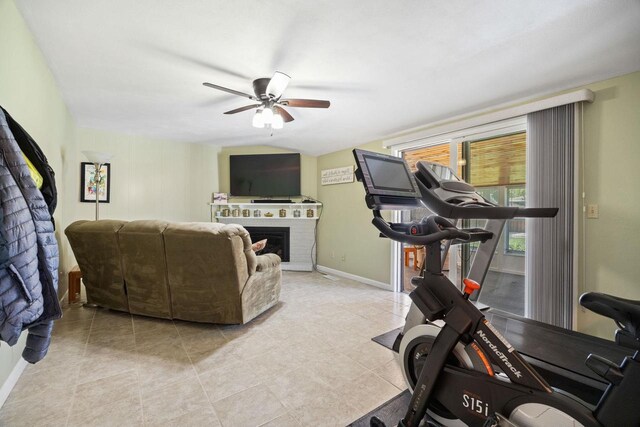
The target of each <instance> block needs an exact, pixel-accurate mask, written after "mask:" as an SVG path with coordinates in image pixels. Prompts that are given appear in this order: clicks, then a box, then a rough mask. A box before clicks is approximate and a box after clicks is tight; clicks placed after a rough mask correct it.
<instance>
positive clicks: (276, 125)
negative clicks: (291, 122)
mask: <svg viewBox="0 0 640 427" xmlns="http://www.w3.org/2000/svg"><path fill="white" fill-rule="evenodd" d="M283 126H284V120H283V119H282V116H281V115H280V113H277V112H276V113H275V114H274V115H273V120H272V121H271V128H272V129H282V127H283Z"/></svg>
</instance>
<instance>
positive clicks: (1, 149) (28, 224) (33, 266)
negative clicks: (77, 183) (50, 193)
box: [0, 110, 61, 363]
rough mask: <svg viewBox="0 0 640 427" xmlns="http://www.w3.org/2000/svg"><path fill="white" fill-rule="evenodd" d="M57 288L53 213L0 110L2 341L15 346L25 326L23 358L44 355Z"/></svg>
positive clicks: (31, 359) (55, 311) (35, 358)
mask: <svg viewBox="0 0 640 427" xmlns="http://www.w3.org/2000/svg"><path fill="white" fill-rule="evenodd" d="M57 287H58V245H57V242H56V239H55V236H54V232H53V223H52V222H51V216H50V215H49V211H48V209H47V205H46V203H45V201H44V198H43V197H42V194H41V193H40V191H39V190H38V188H37V187H36V186H35V183H34V182H33V179H32V178H31V175H30V172H29V169H28V167H27V165H26V163H25V161H24V158H23V157H22V154H21V151H20V148H19V147H18V145H17V143H16V141H15V139H14V137H13V135H12V133H11V131H10V130H9V127H8V125H7V121H6V117H5V115H4V113H3V112H2V111H1V110H0V339H1V340H2V341H6V342H7V343H8V344H9V345H14V344H15V343H16V342H17V340H18V338H19V336H20V334H21V332H22V331H23V330H25V329H29V335H28V337H27V346H26V348H25V349H24V351H23V353H22V356H23V358H24V359H25V360H26V361H27V362H30V363H36V362H38V361H40V360H41V359H42V358H43V357H44V356H45V355H46V354H47V350H48V348H49V343H50V340H51V330H52V328H53V320H55V319H58V318H60V316H61V310H60V304H59V302H58V297H57Z"/></svg>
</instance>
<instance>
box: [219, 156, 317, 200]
mask: <svg viewBox="0 0 640 427" xmlns="http://www.w3.org/2000/svg"><path fill="white" fill-rule="evenodd" d="M275 153H292V151H289V150H284V149H281V148H275V147H266V146H245V147H224V148H222V150H221V151H220V154H219V155H218V170H219V176H218V181H219V183H220V190H218V191H221V192H223V193H228V192H229V188H230V184H229V156H231V155H242V154H275ZM317 170H318V167H317V158H316V157H313V156H307V155H305V154H301V156H300V174H301V176H300V191H301V192H302V194H303V195H305V196H309V197H312V198H314V199H315V198H317V188H316V183H317ZM209 199H211V195H209Z"/></svg>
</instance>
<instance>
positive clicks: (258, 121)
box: [251, 110, 264, 128]
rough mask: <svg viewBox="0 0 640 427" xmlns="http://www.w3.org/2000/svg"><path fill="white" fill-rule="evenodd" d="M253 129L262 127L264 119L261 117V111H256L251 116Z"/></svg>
mask: <svg viewBox="0 0 640 427" xmlns="http://www.w3.org/2000/svg"><path fill="white" fill-rule="evenodd" d="M251 124H252V125H253V127H254V128H263V127H264V118H263V117H262V110H258V111H256V113H255V114H254V115H253V121H252V122H251Z"/></svg>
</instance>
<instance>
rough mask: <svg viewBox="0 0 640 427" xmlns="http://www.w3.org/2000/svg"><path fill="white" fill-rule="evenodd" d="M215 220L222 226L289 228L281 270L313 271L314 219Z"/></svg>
mask: <svg viewBox="0 0 640 427" xmlns="http://www.w3.org/2000/svg"><path fill="white" fill-rule="evenodd" d="M217 219H218V221H220V222H222V223H224V224H240V225H242V226H247V227H289V262H283V263H282V269H283V270H295V271H312V270H313V260H314V259H315V245H314V244H313V243H314V241H315V227H316V219H314V218H309V219H307V218H290V219H289V218H271V219H270V218H265V217H261V218H243V217H219V218H217Z"/></svg>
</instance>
